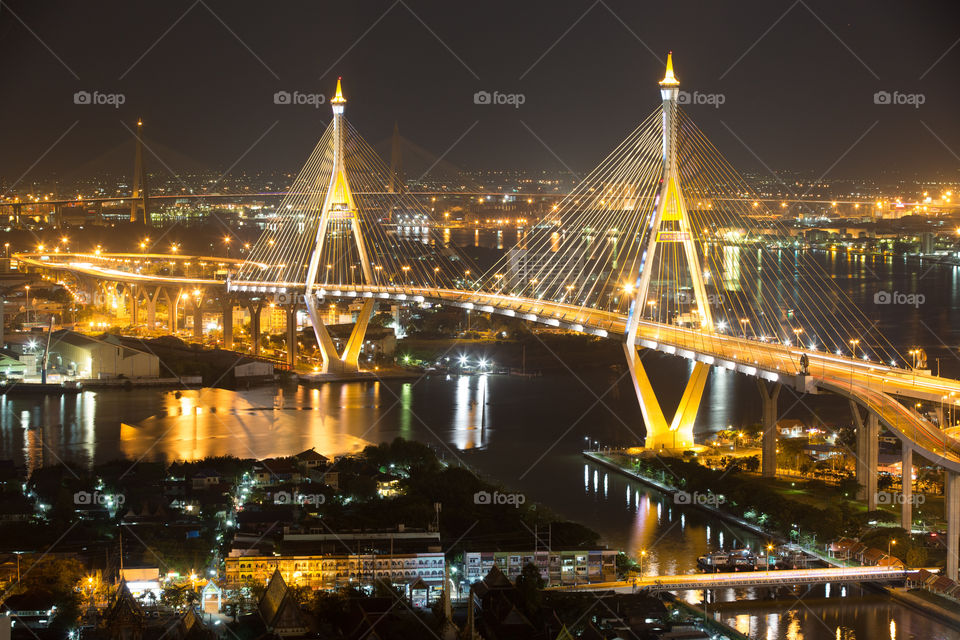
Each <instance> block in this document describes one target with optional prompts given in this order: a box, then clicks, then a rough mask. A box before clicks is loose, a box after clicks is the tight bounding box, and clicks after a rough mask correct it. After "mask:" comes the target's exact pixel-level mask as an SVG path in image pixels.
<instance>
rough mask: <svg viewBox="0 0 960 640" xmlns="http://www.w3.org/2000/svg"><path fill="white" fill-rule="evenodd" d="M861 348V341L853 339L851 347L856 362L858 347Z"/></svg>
mask: <svg viewBox="0 0 960 640" xmlns="http://www.w3.org/2000/svg"><path fill="white" fill-rule="evenodd" d="M859 346H860V340H859V339H857V338H853V339H852V340H850V347H851V348H852V349H853V359H854V360H856V359H857V347H859Z"/></svg>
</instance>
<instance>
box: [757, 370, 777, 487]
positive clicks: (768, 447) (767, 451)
mask: <svg viewBox="0 0 960 640" xmlns="http://www.w3.org/2000/svg"><path fill="white" fill-rule="evenodd" d="M756 380H757V388H758V389H759V390H760V399H761V410H760V417H761V422H760V424H761V426H762V427H763V452H762V453H761V456H760V469H761V474H762V476H763V477H764V478H776V477H777V398H778V397H779V396H780V388H781V385H780V384H779V383H777V382H774V383H770V384H767V382H766V380H764V379H763V378H757V379H756Z"/></svg>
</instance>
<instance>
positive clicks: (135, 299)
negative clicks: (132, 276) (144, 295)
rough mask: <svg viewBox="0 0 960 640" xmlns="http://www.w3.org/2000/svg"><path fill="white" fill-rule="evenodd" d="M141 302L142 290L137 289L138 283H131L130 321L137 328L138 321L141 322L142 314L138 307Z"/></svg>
mask: <svg viewBox="0 0 960 640" xmlns="http://www.w3.org/2000/svg"><path fill="white" fill-rule="evenodd" d="M139 302H140V291H139V290H138V289H137V285H136V283H133V284H131V285H130V323H131V324H132V325H133V326H134V329H136V326H137V322H139V316H140V314H139V313H138V311H139V309H138V308H137V307H139V306H140V305H139V304H137V303H139Z"/></svg>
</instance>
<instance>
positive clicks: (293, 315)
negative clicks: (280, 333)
mask: <svg viewBox="0 0 960 640" xmlns="http://www.w3.org/2000/svg"><path fill="white" fill-rule="evenodd" d="M286 312H287V365H288V366H289V367H290V369H291V370H292V369H293V368H294V367H296V365H297V305H295V304H291V305H288V306H287V308H286Z"/></svg>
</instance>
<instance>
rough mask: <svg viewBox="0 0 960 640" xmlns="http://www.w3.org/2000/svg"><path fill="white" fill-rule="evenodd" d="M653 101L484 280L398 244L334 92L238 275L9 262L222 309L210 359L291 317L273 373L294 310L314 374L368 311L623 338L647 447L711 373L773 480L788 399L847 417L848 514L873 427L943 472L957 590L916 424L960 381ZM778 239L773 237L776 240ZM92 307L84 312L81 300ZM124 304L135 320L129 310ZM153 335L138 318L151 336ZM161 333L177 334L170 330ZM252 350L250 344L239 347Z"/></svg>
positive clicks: (868, 464)
mask: <svg viewBox="0 0 960 640" xmlns="http://www.w3.org/2000/svg"><path fill="white" fill-rule="evenodd" d="M659 90H660V94H661V104H660V105H659V106H658V107H657V108H656V109H655V110H654V111H653V112H652V113H651V114H650V115H649V116H648V117H647V118H645V119H644V120H643V121H642V122H641V123H640V125H639V126H638V127H637V128H636V129H634V130H633V131H632V132H631V133H630V134H629V135H628V136H627V137H626V139H624V141H623V142H622V143H621V144H620V145H619V146H617V148H616V149H614V150H613V151H612V152H611V153H610V155H609V156H608V157H607V158H606V159H605V160H604V161H603V162H602V163H601V164H600V165H599V166H597V168H596V169H594V170H593V171H592V172H591V173H590V174H589V175H588V176H587V177H586V178H585V179H584V180H583V181H582V182H581V183H580V184H579V185H578V186H577V187H576V188H575V189H574V190H573V191H572V192H571V193H570V194H569V195H568V196H566V197H565V198H564V200H563V201H562V202H561V203H559V204H558V205H557V206H556V207H555V208H554V210H553V211H552V212H551V214H550V215H549V216H547V217H546V218H545V219H543V220H541V221H540V223H539V224H537V225H535V226H533V227H531V228H528V229H525V230H524V232H523V233H522V234H521V235H520V238H519V241H518V244H517V246H516V247H514V248H511V249H510V250H508V251H507V252H506V254H505V255H504V257H503V258H502V259H501V260H500V261H499V262H498V263H497V264H496V265H495V266H494V267H493V268H491V269H487V270H484V271H481V270H480V269H478V268H477V267H476V266H475V265H473V264H472V263H471V262H470V260H469V259H468V258H467V257H466V256H464V255H463V254H462V253H461V252H460V251H459V250H458V249H457V248H456V247H454V246H452V245H451V244H450V243H449V242H446V241H445V240H444V238H443V235H442V232H440V231H439V230H438V229H436V228H432V227H427V228H423V229H418V230H414V231H411V230H409V229H404V228H402V227H401V226H400V225H397V224H395V223H394V221H395V220H396V219H398V218H399V217H400V216H409V215H411V214H414V215H417V216H420V215H425V216H427V217H428V218H429V214H428V213H427V212H426V210H425V209H424V207H423V205H422V204H421V203H420V202H419V200H418V199H417V198H416V197H415V196H414V195H413V194H410V193H407V192H404V191H403V189H394V188H393V185H392V182H391V178H390V172H389V170H388V169H387V167H386V166H385V165H384V164H383V162H382V161H381V160H380V158H379V157H378V156H377V154H376V153H375V152H374V151H373V149H372V148H371V147H370V146H369V145H368V144H367V143H366V142H365V141H364V140H363V138H362V137H361V136H360V134H359V133H358V132H357V131H356V130H355V129H354V128H353V127H352V126H351V125H350V124H349V122H348V121H347V120H346V118H345V115H344V112H345V106H346V100H345V98H344V97H343V94H342V91H341V89H340V82H339V81H338V84H337V93H336V96H335V97H334V98H333V100H331V106H332V108H333V119H332V121H331V122H330V125H329V126H328V128H327V129H326V131H325V132H324V134H323V136H322V137H321V139H320V141H319V142H318V143H317V145H316V147H315V148H314V150H313V152H312V153H311V154H310V157H309V158H308V159H307V161H306V163H305V165H304V167H303V169H302V170H301V172H300V174H299V175H298V176H297V178H296V180H295V181H294V183H293V185H292V186H291V187H290V189H289V190H288V192H287V194H286V195H285V196H284V197H283V200H282V201H281V203H280V205H279V206H278V208H277V211H276V214H275V215H274V216H273V218H271V219H270V220H268V222H267V225H266V228H265V231H264V233H263V235H262V237H261V238H260V239H259V241H258V242H257V243H256V245H255V246H254V247H253V248H252V249H251V251H250V255H249V258H248V259H247V260H245V261H243V262H237V261H226V260H221V259H217V258H202V257H189V256H142V255H139V254H109V255H107V254H104V255H88V254H84V255H77V254H54V253H45V254H22V255H20V256H18V257H19V258H20V259H21V260H23V261H24V262H25V263H26V264H28V265H30V266H32V267H36V268H38V269H41V270H45V271H47V272H50V273H52V274H56V277H58V278H60V279H61V280H64V281H65V280H66V279H68V278H72V279H73V281H74V282H76V283H77V286H78V288H81V289H89V288H91V286H92V285H91V284H90V283H97V284H96V285H95V286H93V288H94V290H95V293H94V297H96V290H97V289H96V287H100V288H101V289H99V290H100V291H101V292H102V291H103V289H102V287H103V286H104V285H105V284H106V286H108V287H111V288H112V290H113V293H116V292H117V291H120V290H122V289H125V290H126V294H125V295H127V296H128V297H129V298H130V299H131V300H138V299H141V298H143V299H144V300H145V301H146V304H147V313H148V315H154V314H155V313H156V304H157V302H158V301H159V300H161V299H164V300H166V301H167V304H168V307H171V308H172V310H173V312H172V313H168V317H172V318H173V322H174V323H175V321H176V310H177V307H178V305H180V304H184V305H188V306H189V305H192V308H193V311H194V313H195V314H197V315H195V318H196V321H195V322H194V328H195V331H199V330H200V329H199V328H198V327H199V324H200V323H199V319H200V318H201V317H202V310H201V302H202V300H203V299H204V298H207V297H209V295H208V294H209V292H215V294H216V297H217V298H218V299H219V300H221V301H223V309H224V313H223V331H224V343H225V346H227V347H228V348H229V347H230V346H231V345H232V313H231V312H228V310H232V308H233V306H234V305H236V304H239V305H242V306H246V307H247V308H248V309H250V311H251V323H252V325H253V326H252V333H253V334H254V336H255V338H256V336H258V335H259V328H258V325H257V323H258V322H259V310H260V309H261V308H262V307H263V305H264V304H268V303H269V304H274V305H277V306H280V307H282V308H283V309H284V310H285V311H286V313H287V319H288V321H287V344H288V358H289V362H290V364H291V365H293V364H295V363H296V356H295V353H294V347H295V345H296V322H295V318H296V313H297V311H298V310H299V309H305V310H306V313H307V314H308V315H309V317H310V324H311V325H312V327H313V331H314V332H315V335H316V340H317V345H318V347H319V351H320V352H321V354H322V359H323V370H324V371H325V372H334V373H340V372H351V371H357V370H358V366H359V364H358V362H359V361H358V357H359V353H360V347H361V345H362V343H363V339H364V335H365V331H366V328H367V324H368V322H369V320H370V317H371V315H372V313H373V311H374V306H375V303H376V302H377V301H378V300H392V301H399V302H401V303H409V304H417V303H425V302H429V303H440V304H445V305H453V306H459V307H462V308H465V309H472V310H477V311H481V312H487V313H498V314H504V315H507V316H512V317H516V318H520V319H524V320H528V321H530V322H537V323H543V324H547V325H551V326H555V327H561V328H565V329H569V330H572V331H577V332H583V333H587V334H592V335H596V336H601V337H607V338H611V339H617V340H621V341H622V343H623V345H624V352H625V356H626V360H627V364H628V367H629V370H630V373H631V377H632V379H633V383H634V388H635V390H636V393H637V399H638V401H639V404H640V407H641V410H642V414H643V418H644V423H645V426H646V441H645V446H646V447H647V448H649V449H652V450H682V449H686V448H688V447H690V446H692V445H693V425H694V421H695V418H696V415H697V411H698V409H699V406H700V403H701V399H702V395H703V391H704V385H705V383H706V380H707V376H708V374H709V372H710V369H711V368H713V367H722V368H726V369H729V370H731V371H737V372H739V373H742V374H745V375H749V376H752V377H754V378H755V379H756V381H757V385H758V388H759V391H760V394H761V397H762V400H763V406H762V422H763V428H764V438H763V452H762V463H761V464H762V473H763V474H764V475H765V476H768V477H772V476H774V475H775V474H776V421H777V400H778V394H779V392H780V389H781V388H782V386H783V385H789V386H791V387H793V388H794V389H796V390H798V391H799V392H805V393H819V392H829V393H834V394H839V395H841V396H843V397H845V398H847V399H849V401H850V405H851V409H852V411H853V414H854V418H855V422H856V425H857V434H858V438H857V449H858V450H857V456H856V458H857V479H858V483H859V484H860V485H861V489H860V495H859V497H860V498H861V499H865V500H866V501H867V503H868V505H869V508H870V509H874V508H876V504H877V494H878V492H877V458H878V440H879V429H880V424H881V423H882V424H883V425H884V426H885V427H886V428H887V429H889V430H890V431H891V432H892V433H894V434H895V435H896V436H897V437H899V438H900V440H901V441H902V442H903V445H904V446H903V469H904V477H905V478H910V477H911V475H910V474H911V470H912V468H913V459H912V456H913V452H914V451H916V452H917V453H918V454H919V455H922V456H923V457H924V458H926V459H928V460H930V461H931V462H933V463H934V464H937V465H940V466H942V467H943V468H944V469H946V471H947V473H946V492H947V501H946V502H947V505H948V506H947V524H948V561H947V575H948V577H950V578H954V579H955V578H956V577H957V551H958V540H960V442H958V441H957V440H955V439H954V438H952V437H950V436H949V435H947V432H946V431H945V430H944V429H942V428H941V426H943V425H942V423H943V420H942V419H941V420H939V421H938V422H940V425H937V424H935V423H934V422H931V421H930V420H928V419H927V418H926V417H924V416H923V415H922V414H921V413H919V412H918V411H916V409H915V403H916V402H917V401H928V402H934V403H937V404H938V405H939V404H941V403H950V404H953V403H955V402H958V401H960V382H958V381H956V380H951V379H947V378H943V377H939V376H932V375H930V372H929V371H928V370H926V369H925V368H924V367H925V364H923V363H921V362H920V361H919V359H918V358H916V355H915V354H910V355H914V356H915V357H914V358H913V364H914V367H913V368H911V367H910V366H909V365H910V362H909V359H908V358H905V357H904V356H903V355H902V354H901V353H899V352H898V350H897V349H896V347H894V345H892V344H890V343H889V342H888V341H887V340H886V339H885V338H884V337H883V336H882V335H880V334H879V332H878V331H877V329H876V327H875V326H874V325H873V323H871V322H870V320H869V319H867V318H866V317H865V316H864V314H863V313H862V312H861V311H860V310H859V309H858V308H857V307H856V306H855V305H854V304H853V303H852V302H851V301H850V300H849V298H847V296H846V295H845V294H844V293H843V292H842V291H840V289H839V288H838V287H837V286H836V284H835V283H834V282H833V281H832V280H831V278H830V277H829V276H828V275H827V274H826V273H825V272H824V270H823V269H822V267H820V265H819V264H818V263H817V262H816V260H815V258H814V257H813V256H811V255H810V254H809V253H808V252H804V251H794V250H781V249H779V248H777V247H776V246H773V245H772V243H770V242H768V241H767V236H765V235H764V234H765V233H767V232H768V230H770V229H773V230H774V231H778V234H779V235H783V236H786V235H789V232H788V230H787V229H786V228H785V227H783V225H782V223H781V221H780V219H781V217H780V215H779V213H778V212H777V211H771V210H769V209H768V208H767V205H766V204H765V202H764V200H763V199H761V198H759V197H758V196H757V195H756V194H755V193H754V192H753V190H752V189H751V188H750V186H749V185H747V184H746V182H745V181H744V180H743V178H742V177H741V176H740V175H739V174H738V173H737V172H736V170H735V169H733V167H731V166H730V165H729V163H727V162H726V160H725V159H724V158H723V157H722V156H721V155H720V153H719V152H718V151H717V150H716V148H715V147H714V146H713V145H712V144H711V143H710V141H709V140H708V139H707V138H706V136H705V135H704V134H703V133H702V132H701V131H700V130H699V129H698V128H697V127H696V125H695V124H694V123H693V122H692V121H691V120H690V118H689V117H688V116H687V115H686V114H685V113H684V112H683V111H682V110H681V109H680V108H679V107H678V104H677V103H678V95H679V82H678V81H677V78H676V77H675V75H674V71H673V65H672V60H671V59H670V58H669V57H668V61H667V69H666V75H665V77H664V78H663V80H662V81H660V83H659ZM779 232H782V233H779ZM329 299H347V300H353V301H354V302H355V303H356V307H358V308H359V313H358V314H357V315H358V318H357V322H356V326H355V328H354V330H353V333H352V334H351V336H350V338H349V340H347V342H346V344H345V345H344V346H343V348H342V349H340V350H338V349H337V348H336V347H335V344H334V341H333V340H332V339H331V337H330V334H329V333H328V330H327V328H326V325H325V323H324V319H323V318H324V315H323V312H322V309H321V304H322V303H323V302H325V301H326V300H329ZM93 301H94V302H96V301H95V300H93ZM136 307H137V305H136V304H134V305H133V308H134V313H135V312H136ZM148 324H150V325H151V326H153V322H152V321H151V322H148ZM171 329H175V324H173V325H171ZM254 343H255V345H256V344H257V340H256V339H255V340H254ZM645 350H656V351H660V352H663V353H668V354H671V355H675V356H678V357H682V358H685V359H687V360H688V361H689V362H690V378H689V380H688V381H687V384H686V388H685V390H684V393H683V395H682V398H681V400H680V403H679V406H678V407H677V408H676V410H675V411H674V413H673V414H672V415H670V416H668V415H667V414H665V413H664V410H663V408H662V407H661V405H660V403H659V401H658V399H657V397H656V394H655V393H654V390H653V387H652V386H651V384H650V380H649V378H648V376H647V372H646V369H645V368H644V364H643V358H642V354H643V352H644V351H645ZM911 493H912V485H911V483H910V482H907V483H904V487H903V494H904V495H903V500H902V504H903V507H902V514H901V516H902V520H903V524H904V526H905V527H910V526H911V523H912V511H911Z"/></svg>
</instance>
